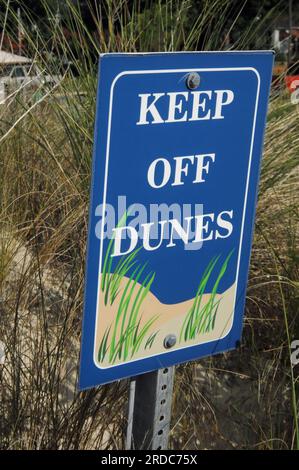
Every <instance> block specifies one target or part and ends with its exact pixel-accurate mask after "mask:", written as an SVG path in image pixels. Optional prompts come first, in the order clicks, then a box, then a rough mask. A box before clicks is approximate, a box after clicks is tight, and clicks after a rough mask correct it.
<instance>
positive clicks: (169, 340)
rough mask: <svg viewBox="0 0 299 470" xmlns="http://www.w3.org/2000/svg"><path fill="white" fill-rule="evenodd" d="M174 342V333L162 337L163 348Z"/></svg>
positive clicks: (167, 347) (171, 345)
mask: <svg viewBox="0 0 299 470" xmlns="http://www.w3.org/2000/svg"><path fill="white" fill-rule="evenodd" d="M175 344H176V336H175V335H167V336H165V338H164V342H163V345H164V348H165V349H170V348H172V347H173V346H174V345H175Z"/></svg>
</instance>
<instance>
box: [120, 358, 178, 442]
mask: <svg viewBox="0 0 299 470" xmlns="http://www.w3.org/2000/svg"><path fill="white" fill-rule="evenodd" d="M174 370H175V368H174V367H165V368H164V369H159V370H157V371H154V372H149V373H147V374H142V375H139V376H137V377H135V378H134V379H133V380H132V381H131V383H130V396H129V410H128V428H127V443H126V448H127V450H129V449H147V450H165V449H167V446H168V437H169V427H170V419H171V403H172V391H173V380H174Z"/></svg>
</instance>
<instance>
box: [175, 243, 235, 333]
mask: <svg viewBox="0 0 299 470" xmlns="http://www.w3.org/2000/svg"><path fill="white" fill-rule="evenodd" d="M233 251H234V250H232V251H231V252H230V253H229V255H228V256H227V257H226V259H225V260H224V262H223V263H222V265H221V267H220V270H219V272H218V275H217V278H216V280H215V282H214V285H213V289H212V292H211V294H210V298H209V300H208V302H207V303H206V305H204V306H202V299H203V295H204V294H205V290H206V286H207V284H208V281H209V280H210V278H211V276H212V275H213V273H214V272H215V270H216V265H217V263H218V261H219V259H220V255H218V256H215V257H213V258H212V260H211V261H210V262H209V264H208V266H207V267H206V269H205V271H204V273H203V275H202V277H201V280H200V283H199V285H198V288H197V292H196V296H195V299H194V302H193V304H192V307H191V308H190V310H189V312H188V313H187V315H186V318H185V320H184V322H183V325H182V328H181V331H180V342H182V341H189V340H192V339H195V338H196V336H197V335H199V334H201V333H208V332H209V331H212V330H213V329H214V326H215V321H216V316H217V311H218V308H219V304H220V302H221V299H218V300H216V295H217V289H218V286H219V283H220V281H221V279H222V278H223V276H224V275H225V273H226V270H227V266H228V263H229V260H230V258H231V256H232V254H233Z"/></svg>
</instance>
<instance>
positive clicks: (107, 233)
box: [79, 51, 273, 389]
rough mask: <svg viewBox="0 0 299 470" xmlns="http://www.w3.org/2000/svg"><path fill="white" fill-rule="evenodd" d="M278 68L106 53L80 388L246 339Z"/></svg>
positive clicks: (227, 59) (221, 59)
mask: <svg viewBox="0 0 299 470" xmlns="http://www.w3.org/2000/svg"><path fill="white" fill-rule="evenodd" d="M272 65H273V53H272V52H271V51H264V52H263V51H262V52H213V53H212V52H211V53H208V52H207V53H205V52H204V53H196V52H194V53H156V54H151V53H149V54H104V55H102V56H101V57H100V65H99V81H98V95H97V110H96V123H95V143H94V157H93V171H92V186H91V204H90V221H89V241H88V255H87V273H86V287H85V309H84V321H83V337H82V351H81V368H80V380H79V382H80V383H79V387H80V389H85V388H88V387H92V386H95V385H98V384H102V383H107V382H111V381H114V380H117V379H121V378H125V377H130V376H135V375H138V374H142V373H146V372H148V371H152V370H155V369H159V368H162V367H167V366H171V365H174V364H178V363H181V362H186V361H190V360H194V359H198V358H200V357H203V356H208V355H211V354H216V353H219V352H222V351H227V350H230V349H233V348H235V347H236V345H237V344H238V342H239V339H240V336H241V330H242V317H243V310H244V302H245V292H246V283H247V276H248V267H249V258H250V250H251V242H252V234H253V224H254V216H255V207H256V198H257V186H258V178H259V169H260V161H261V153H262V145H263V135H264V129H265V121H266V112H267V103H268V96H269V89H270V82H271V73H272Z"/></svg>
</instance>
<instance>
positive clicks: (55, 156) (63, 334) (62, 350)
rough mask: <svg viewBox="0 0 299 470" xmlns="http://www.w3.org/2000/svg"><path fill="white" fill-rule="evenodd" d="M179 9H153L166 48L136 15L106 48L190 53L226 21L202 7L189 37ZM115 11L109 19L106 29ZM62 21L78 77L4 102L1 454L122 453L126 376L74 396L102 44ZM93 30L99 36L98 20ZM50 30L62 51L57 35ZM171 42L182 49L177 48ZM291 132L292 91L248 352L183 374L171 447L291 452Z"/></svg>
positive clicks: (276, 139) (253, 295)
mask: <svg viewBox="0 0 299 470" xmlns="http://www.w3.org/2000/svg"><path fill="white" fill-rule="evenodd" d="M174 3H175V2H174ZM227 3H228V2H227ZM179 4H180V7H178V9H177V10H175V11H173V17H171V21H170V23H169V24H167V26H165V22H164V21H163V22H162V19H163V18H164V16H163V15H164V13H165V12H164V13H163V12H162V13H161V12H160V16H159V11H157V12H155V15H156V17H155V25H156V27H157V28H158V29H159V31H160V35H159V37H161V38H164V39H163V40H164V43H165V44H164V43H163V41H162V43H159V44H158V45H156V44H155V41H156V39H157V34H156V35H155V36H154V37H152V36H151V35H149V34H148V33H147V34H146V27H145V23H146V21H145V19H144V18H143V19H142V18H141V17H140V15H138V12H137V10H136V13H135V16H133V17H132V18H131V19H130V21H128V19H127V20H126V21H127V23H126V26H123V28H122V31H121V34H118V35H114V31H113V28H112V27H111V26H110V28H112V29H111V30H110V34H109V35H108V39H107V37H106V38H105V37H104V38H103V45H102V46H101V50H115V49H120V50H136V49H137V50H146V49H155V48H161V49H162V50H173V49H176V48H177V47H181V48H182V49H193V48H195V47H196V38H197V37H198V36H199V33H200V31H201V30H200V28H203V24H204V20H207V19H209V18H210V17H212V16H213V15H214V14H215V11H216V10H215V9H216V8H217V9H218V11H219V12H220V10H221V8H222V10H221V12H222V13H221V14H223V15H224V16H222V21H224V19H225V15H226V14H227V12H226V11H225V5H226V2H219V1H218V0H217V1H216V0H214V2H207V5H212V6H213V9H212V7H211V9H209V8H208V6H207V8H206V11H204V12H203V13H202V15H205V16H203V17H201V18H200V20H198V19H196V20H195V24H194V28H193V29H192V30H191V33H190V34H189V36H187V37H183V31H182V28H183V26H184V21H178V19H179V18H185V16H184V15H186V18H187V17H188V15H189V14H190V12H189V10H188V2H179ZM108 5H110V7H109V8H112V7H111V2H108ZM221 5H222V7H221ZM10 14H12V13H10ZM117 14H118V12H117V10H116V11H114V10H113V11H111V12H110V18H111V22H112V24H113V21H116V18H117ZM209 15H210V16H209ZM218 16H219V15H218ZM118 20H119V18H118ZM70 21H71V23H72V27H73V28H75V29H76V30H77V31H78V32H79V33H80V34H78V43H77V52H78V51H80V53H78V54H77V57H79V59H80V60H78V58H76V66H77V67H78V68H79V78H75V77H73V76H72V75H71V73H68V74H67V75H66V76H65V77H64V78H63V80H62V82H61V83H60V85H59V86H58V88H57V89H55V90H54V91H52V92H50V93H49V92H48V90H45V89H41V90H40V91H41V92H42V94H41V96H42V98H39V101H38V99H34V100H33V99H31V98H29V99H28V96H26V95H24V93H23V92H22V91H20V92H17V93H16V94H14V95H13V96H12V97H11V98H10V99H9V100H8V102H7V103H6V104H5V105H2V106H1V107H0V182H1V186H0V213H1V217H0V315H1V321H0V340H1V341H3V342H4V343H5V347H6V358H5V363H4V365H0V416H1V420H0V448H2V449H22V448H26V449H44V448H51V449H56V448H59V449H62V448H63V449H77V448H79V449H83V448H84V449H85V448H122V447H123V440H124V434H125V433H124V429H125V425H126V423H125V419H126V393H127V384H126V383H125V381H123V382H121V383H115V384H112V385H109V386H103V387H98V388H97V389H94V390H91V391H88V392H84V393H77V392H76V391H75V385H76V379H77V367H78V358H79V342H80V331H81V319H82V294H83V284H84V269H85V266H84V263H85V246H86V232H87V216H88V213H87V212H88V198H89V178H90V162H91V154H92V139H93V138H92V135H93V113H94V104H95V90H96V79H95V68H94V65H93V57H92V54H90V52H89V51H90V43H91V44H92V47H94V50H93V54H97V53H98V52H99V47H98V45H97V44H94V43H93V39H92V38H89V37H88V32H86V31H84V26H83V24H82V22H81V21H80V16H79V14H78V12H76V11H71V12H70ZM98 22H99V31H100V32H102V33H103V30H102V25H101V19H100V13H99V19H98ZM137 26H138V27H139V28H140V29H139V30H138V29H137ZM136 31H137V32H138V31H139V33H140V34H137V33H136ZM149 31H150V29H149ZM133 33H134V34H133ZM55 34H56V35H57V37H56V40H58V38H60V40H61V42H62V43H63V38H62V37H60V36H59V34H60V31H56V32H55ZM215 34H216V33H215ZM103 35H104V33H103ZM106 36H107V35H106ZM137 37H138V41H137V39H136V38H137ZM178 37H180V43H179V44H180V46H179V45H178V44H176V43H174V42H173V38H178ZM84 38H87V39H86V40H88V41H89V47H88V48H87V45H86V44H85V42H84V41H85V39H84ZM216 39H217V37H216V36H215V37H214V35H213V41H212V36H211V38H210V42H209V43H207V44H204V47H205V48H207V49H208V48H212V47H213V46H215V44H217V42H216ZM28 41H29V43H30V44H31V48H32V51H33V53H34V55H35V57H36V59H37V60H38V61H39V63H40V66H41V67H42V68H43V69H45V70H49V67H50V66H51V67H52V68H51V72H52V73H55V64H49V63H46V60H45V58H44V57H43V55H42V54H40V51H39V50H37V49H34V47H35V44H34V40H33V39H32V38H31V37H30V36H28ZM30 41H31V42H30ZM151 41H152V42H151ZM137 42H138V44H137ZM164 45H165V47H164ZM150 46H151V47H150ZM244 46H245V43H244ZM64 47H65V48H67V47H68V45H67V44H64ZM75 47H76V44H75ZM68 52H69V53H71V51H68ZM74 53H75V52H74ZM298 136H299V108H298V105H297V106H294V105H291V104H290V101H289V96H278V97H276V98H275V99H273V100H272V103H271V107H270V112H269V119H268V126H267V135H266V145H265V152H264V158H263V168H262V175H261V182H260V196H259V203H258V213H257V223H256V230H255V239H254V246H253V251H252V260H251V272H250V281H249V287H248V292H247V304H246V319H245V327H244V337H243V341H242V345H241V347H240V349H239V350H237V351H234V352H231V353H227V354H224V355H221V356H218V357H214V358H210V359H206V360H203V361H200V362H199V363H193V364H188V365H184V366H180V367H178V368H177V374H176V386H175V402H174V407H173V423H172V431H171V446H172V447H173V448H180V449H190V448H259V449H268V448H281V449H284V448H287V449H291V448H298V447H299V444H298V439H299V436H298V428H297V426H298V415H297V413H298V412H297V408H296V402H298V395H297V396H296V388H297V391H298V377H297V376H298V370H297V369H296V368H294V369H292V368H291V365H290V357H289V352H290V351H289V345H290V341H291V340H292V339H295V338H299V326H298V325H299V322H298V306H299V291H298V287H299V284H298V279H299V268H298V183H299V181H298V179H299V174H298V155H299V137H298ZM298 367H299V366H297V368H298ZM296 380H297V382H296Z"/></svg>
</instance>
